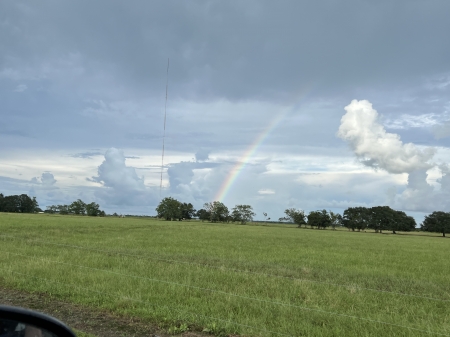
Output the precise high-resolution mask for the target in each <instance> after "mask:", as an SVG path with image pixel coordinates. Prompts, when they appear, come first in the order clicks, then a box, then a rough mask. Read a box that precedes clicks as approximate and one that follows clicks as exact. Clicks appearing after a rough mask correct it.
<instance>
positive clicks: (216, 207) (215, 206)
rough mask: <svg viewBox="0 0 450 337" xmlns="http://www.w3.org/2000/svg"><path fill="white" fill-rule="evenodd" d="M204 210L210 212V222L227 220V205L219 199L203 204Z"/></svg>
mask: <svg viewBox="0 0 450 337" xmlns="http://www.w3.org/2000/svg"><path fill="white" fill-rule="evenodd" d="M203 207H204V208H205V210H206V211H207V212H209V214H210V218H209V219H210V221H211V222H225V221H227V220H228V215H229V211H228V207H227V206H225V204H224V203H222V202H220V201H214V202H207V203H205V204H204V205H203Z"/></svg>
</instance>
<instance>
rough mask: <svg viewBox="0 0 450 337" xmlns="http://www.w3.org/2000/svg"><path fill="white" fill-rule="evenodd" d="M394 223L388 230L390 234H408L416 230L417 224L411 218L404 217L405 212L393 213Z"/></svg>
mask: <svg viewBox="0 0 450 337" xmlns="http://www.w3.org/2000/svg"><path fill="white" fill-rule="evenodd" d="M393 217H394V221H393V223H392V224H391V226H390V227H389V228H388V230H391V231H392V233H394V234H395V233H396V231H403V232H410V231H413V230H415V229H416V227H417V223H416V220H414V218H413V217H412V216H408V215H406V213H405V212H402V211H394V215H393Z"/></svg>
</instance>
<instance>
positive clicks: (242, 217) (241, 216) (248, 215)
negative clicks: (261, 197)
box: [231, 205, 256, 225]
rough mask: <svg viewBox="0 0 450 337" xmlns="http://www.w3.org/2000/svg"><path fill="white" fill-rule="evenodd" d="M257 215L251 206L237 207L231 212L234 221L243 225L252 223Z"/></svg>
mask: <svg viewBox="0 0 450 337" xmlns="http://www.w3.org/2000/svg"><path fill="white" fill-rule="evenodd" d="M255 215H256V213H255V212H253V208H252V206H250V205H236V206H235V207H234V208H233V210H232V211H231V219H232V221H236V222H240V223H241V224H242V225H244V224H245V223H247V222H250V221H252V220H253V217H254V216H255Z"/></svg>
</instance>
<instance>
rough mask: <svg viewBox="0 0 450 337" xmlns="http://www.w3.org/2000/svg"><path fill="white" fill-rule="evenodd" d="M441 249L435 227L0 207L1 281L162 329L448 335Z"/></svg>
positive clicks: (448, 274) (447, 281) (446, 273)
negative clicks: (305, 224) (350, 227)
mask: <svg viewBox="0 0 450 337" xmlns="http://www.w3.org/2000/svg"><path fill="white" fill-rule="evenodd" d="M51 243H54V244H51ZM74 246H77V247H74ZM449 253H450V240H448V239H445V238H441V237H439V234H436V235H416V234H412V235H386V234H374V233H364V232H362V233H354V232H348V231H342V230H339V231H332V230H310V229H298V228H293V227H290V226H276V225H275V226H241V225H233V224H208V223H201V222H166V221H157V220H149V219H129V218H88V217H75V216H50V215H21V214H0V275H1V276H0V284H2V285H4V286H7V287H11V288H15V289H23V290H27V291H36V292H44V293H47V294H49V295H51V296H53V297H55V298H58V299H64V300H65V301H71V302H73V303H77V304H81V305H84V306H86V307H93V308H100V309H106V310H110V311H113V312H116V313H119V314H123V315H128V316H135V317H140V318H141V319H143V320H144V321H146V322H148V323H149V324H156V325H158V326H159V327H161V328H164V329H166V330H167V331H170V332H171V333H177V332H178V333H179V332H181V330H186V329H190V330H195V331H202V330H205V331H209V332H210V333H212V334H215V335H226V334H233V333H234V334H241V335H245V336H279V335H283V334H284V335H289V336H424V335H430V336H433V335H437V334H444V335H450V286H449V285H450V259H449ZM407 327H408V328H410V329H408V328H407ZM414 329H417V330H414ZM427 332H429V333H427Z"/></svg>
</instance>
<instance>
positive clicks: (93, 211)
mask: <svg viewBox="0 0 450 337" xmlns="http://www.w3.org/2000/svg"><path fill="white" fill-rule="evenodd" d="M44 212H45V213H50V214H55V213H58V214H62V215H66V214H74V215H88V216H105V215H106V214H105V211H102V210H101V209H100V205H99V204H97V203H95V202H91V203H89V204H87V203H85V202H84V201H83V200H81V199H77V200H75V201H74V202H72V203H71V204H70V205H51V206H47V209H46V210H45V211H44Z"/></svg>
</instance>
